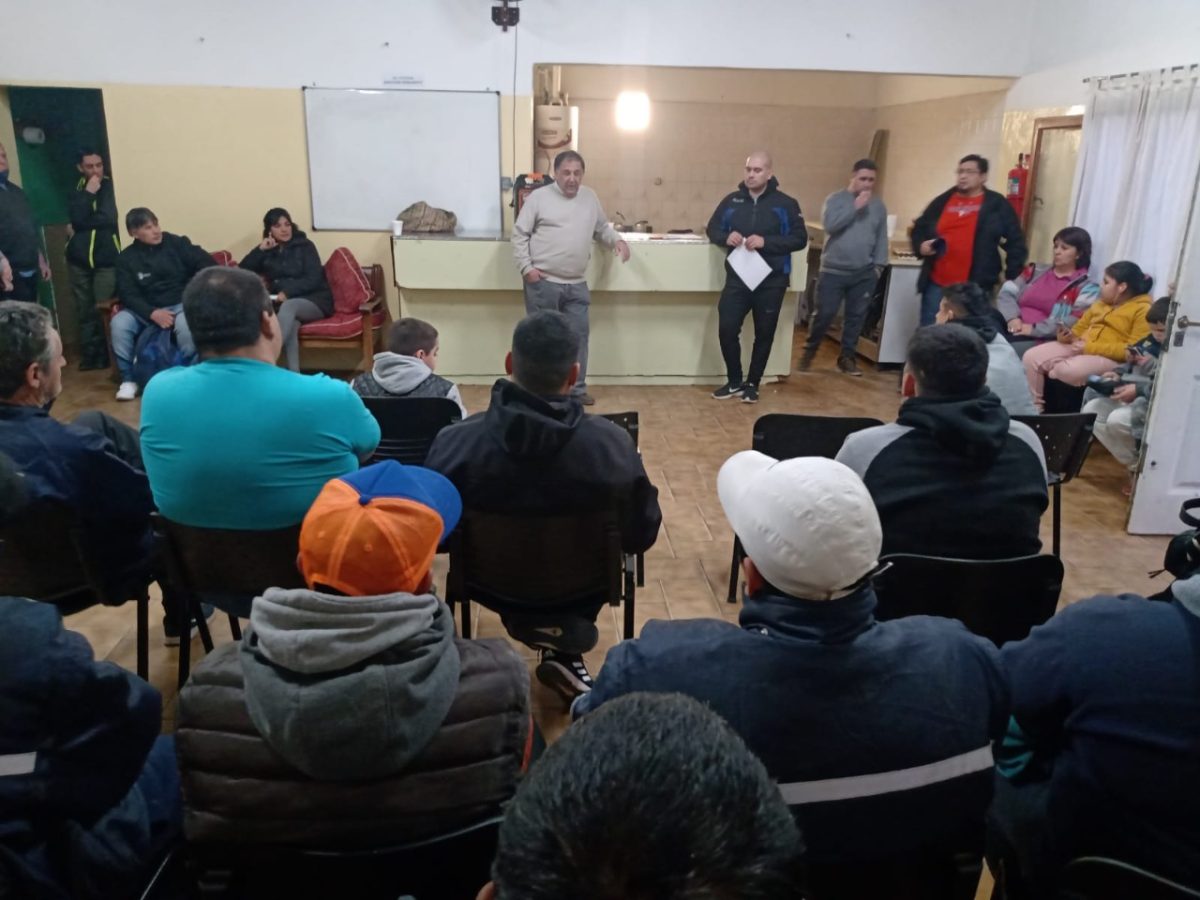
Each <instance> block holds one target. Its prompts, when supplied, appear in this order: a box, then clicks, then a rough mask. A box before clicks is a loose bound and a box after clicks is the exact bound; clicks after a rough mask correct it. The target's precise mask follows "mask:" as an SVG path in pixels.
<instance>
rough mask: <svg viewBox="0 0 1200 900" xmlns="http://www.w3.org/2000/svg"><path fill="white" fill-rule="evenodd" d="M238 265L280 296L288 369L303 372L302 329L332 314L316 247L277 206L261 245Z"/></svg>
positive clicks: (268, 219)
mask: <svg viewBox="0 0 1200 900" xmlns="http://www.w3.org/2000/svg"><path fill="white" fill-rule="evenodd" d="M238 265H240V266H241V267H242V268H243V269H249V270H250V271H251V272H257V273H258V274H259V275H261V276H263V278H264V280H265V281H266V282H267V290H269V291H270V292H271V293H272V294H275V295H277V296H276V299H277V300H278V301H279V302H280V304H281V305H280V307H279V313H278V315H279V329H280V331H281V332H282V334H283V352H284V357H285V358H286V359H287V367H288V368H289V369H291V370H292V371H293V372H298V371H300V326H301V325H302V324H303V323H305V322H315V321H316V320H317V319H324V318H326V317H327V316H331V315H333V293H332V291H330V290H329V283H328V282H327V281H326V280H325V269H324V268H323V267H322V266H321V257H320V255H319V254H318V253H317V248H316V246H315V245H314V244H313V242H312V241H310V240H309V239H308V238H307V237H306V236H305V234H304V232H303V231H301V230H300V229H299V228H296V227H295V226H294V225H293V224H292V216H291V214H290V213H289V212H288V211H287V210H286V209H281V208H279V207H275V208H274V209H271V210H268V211H267V214H266V215H265V216H263V239H262V243H261V244H259V245H258V246H257V247H255V248H254V249H253V250H251V251H250V252H249V253H247V254H246V258H245V259H243V260H242V261H241V262H240V263H238Z"/></svg>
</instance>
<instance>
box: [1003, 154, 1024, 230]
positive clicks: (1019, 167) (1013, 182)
mask: <svg viewBox="0 0 1200 900" xmlns="http://www.w3.org/2000/svg"><path fill="white" fill-rule="evenodd" d="M1025 159H1026V157H1025V154H1024V153H1021V154H1019V155H1018V157H1017V164H1016V165H1015V166H1013V168H1011V169H1009V170H1008V202H1009V203H1010V204H1012V208H1013V212H1015V213H1016V214H1017V218H1018V219H1019V218H1021V214H1022V213H1023V212H1024V210H1025V182H1026V181H1028V180H1029V169H1028V167H1027V166H1026V165H1025Z"/></svg>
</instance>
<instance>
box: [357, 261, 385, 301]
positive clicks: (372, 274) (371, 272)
mask: <svg viewBox="0 0 1200 900" xmlns="http://www.w3.org/2000/svg"><path fill="white" fill-rule="evenodd" d="M359 268H361V269H362V273H363V275H364V276H365V277H366V279H367V284H369V285H370V286H371V296H373V297H383V296H385V294H384V288H383V266H381V265H380V264H379V263H371V265H369V266H360V267H359Z"/></svg>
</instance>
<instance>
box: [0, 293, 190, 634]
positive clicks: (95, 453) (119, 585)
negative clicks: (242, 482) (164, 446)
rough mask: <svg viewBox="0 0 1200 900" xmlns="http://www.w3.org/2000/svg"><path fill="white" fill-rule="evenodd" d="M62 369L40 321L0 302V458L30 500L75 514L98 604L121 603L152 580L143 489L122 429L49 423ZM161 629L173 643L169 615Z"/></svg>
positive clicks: (101, 419) (148, 506) (56, 344)
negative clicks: (96, 578) (104, 599)
mask: <svg viewBox="0 0 1200 900" xmlns="http://www.w3.org/2000/svg"><path fill="white" fill-rule="evenodd" d="M66 363H67V361H66V359H65V358H64V357H63V352H62V338H60V337H59V334H58V332H57V331H56V330H55V329H54V326H53V325H51V322H50V313H49V312H47V311H46V310H45V309H43V308H42V307H40V306H37V305H36V304H33V303H20V302H17V301H13V300H7V301H4V302H2V303H0V453H4V454H6V455H7V456H8V457H10V458H11V459H12V461H13V463H14V464H15V465H16V467H17V469H18V470H19V471H20V472H21V474H22V475H23V476H24V481H25V487H26V493H27V495H28V499H29V500H30V501H37V500H57V501H61V502H62V503H64V504H66V505H67V506H69V507H71V508H72V509H74V510H75V511H76V513H78V515H79V517H80V519H81V521H82V524H83V528H84V533H85V535H86V539H87V550H88V551H89V555H90V557H91V559H92V560H93V561H94V562H95V564H96V565H97V566H98V567H99V569H100V572H99V574H100V577H101V579H102V581H103V582H104V585H103V586H104V588H105V589H106V593H107V594H108V595H109V597H108V599H115V600H121V599H125V598H124V597H120V596H119V595H120V593H121V592H122V591H127V590H128V589H129V588H130V587H131V586H137V587H140V586H141V585H144V584H146V583H147V582H148V581H150V580H153V579H154V569H155V568H156V560H155V553H154V534H153V532H152V531H151V528H150V513H151V512H153V511H154V501H153V499H152V498H151V496H150V483H149V481H147V479H146V474H145V473H144V472H143V471H142V456H141V451H140V449H139V447H138V436H137V432H135V431H134V430H133V429H132V428H130V427H129V426H128V425H125V424H124V423H122V422H118V421H117V420H116V419H113V418H111V417H110V416H107V415H105V414H104V413H101V412H94V411H89V412H85V413H81V414H80V415H78V416H77V417H76V418H75V421H74V422H73V423H72V424H70V425H65V424H63V423H62V422H59V421H58V420H57V419H54V418H51V416H50V413H49V409H50V406H51V404H53V402H54V399H55V398H56V397H57V396H58V395H59V394H60V393H61V392H62V371H63V368H64V367H65V366H66ZM163 628H164V630H165V632H166V642H167V644H169V645H173V644H177V643H178V642H179V629H178V627H177V625H176V622H175V620H174V616H173V614H172V615H170V616H167V617H165V618H164V620H163Z"/></svg>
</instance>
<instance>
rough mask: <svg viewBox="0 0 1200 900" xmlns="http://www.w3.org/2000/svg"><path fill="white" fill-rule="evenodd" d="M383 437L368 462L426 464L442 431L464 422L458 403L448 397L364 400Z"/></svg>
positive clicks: (370, 398) (365, 398)
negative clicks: (435, 439) (393, 461)
mask: <svg viewBox="0 0 1200 900" xmlns="http://www.w3.org/2000/svg"><path fill="white" fill-rule="evenodd" d="M362 401H363V403H364V404H365V405H366V407H367V409H368V410H369V411H370V413H371V415H373V416H374V417H375V420H376V421H377V422H378V423H379V430H380V432H381V434H382V437H381V438H380V440H379V446H378V447H376V448H375V453H374V454H373V455H372V456H371V458H370V459H369V460H368V463H377V462H382V461H383V460H385V459H394V460H396V461H397V462H400V463H403V464H404V465H406V466H420V465H424V464H425V457H426V456H428V455H429V448H430V447H431V446H433V439H434V438H436V437H437V434H438V432H439V431H441V430H442V429H443V428H445V427H446V426H447V425H453V424H454V423H455V422H461V421H462V410H461V409H460V408H459V406H458V404H457V403H455V402H454V401H453V400H450V399H447V398H446V397H363V398H362Z"/></svg>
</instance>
